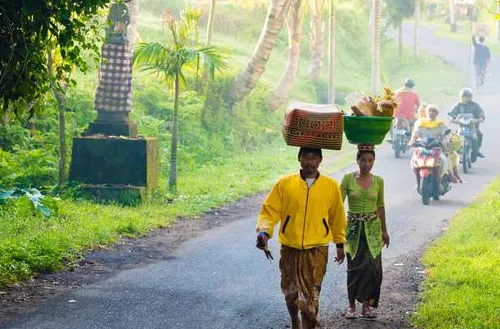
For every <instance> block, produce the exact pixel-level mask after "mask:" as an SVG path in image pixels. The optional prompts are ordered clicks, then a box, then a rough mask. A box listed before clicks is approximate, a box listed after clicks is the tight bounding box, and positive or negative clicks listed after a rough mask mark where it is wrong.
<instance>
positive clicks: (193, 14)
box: [134, 6, 228, 193]
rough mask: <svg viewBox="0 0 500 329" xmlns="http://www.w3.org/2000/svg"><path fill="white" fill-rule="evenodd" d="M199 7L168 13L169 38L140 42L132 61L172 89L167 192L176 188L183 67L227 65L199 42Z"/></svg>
mask: <svg viewBox="0 0 500 329" xmlns="http://www.w3.org/2000/svg"><path fill="white" fill-rule="evenodd" d="M200 17H201V11H200V10H196V9H193V8H191V7H189V6H186V8H185V9H184V11H183V12H182V13H181V19H180V20H174V18H173V17H172V15H170V16H169V17H168V18H167V20H166V23H167V25H168V31H169V38H168V40H167V41H166V43H165V44H160V43H156V42H151V43H141V44H139V46H138V47H137V49H136V51H135V53H134V64H136V65H139V66H142V67H143V68H144V70H145V71H150V72H151V73H157V74H159V75H160V76H161V77H163V78H165V80H166V82H167V84H168V86H169V88H173V92H174V114H173V119H172V141H171V151H170V152H171V153H170V172H169V179H168V186H169V189H170V191H171V192H174V193H175V192H176V191H177V144H178V140H179V93H180V89H181V88H182V87H183V86H185V84H186V79H185V75H184V72H185V71H186V69H188V68H191V69H196V70H198V68H199V67H200V64H202V65H204V66H205V68H206V69H207V70H208V73H209V75H210V77H212V78H213V77H214V74H215V70H216V69H217V70H222V69H225V68H226V67H227V65H228V62H227V56H226V54H225V53H224V52H223V51H222V50H221V49H219V48H217V47H215V46H208V47H202V46H200V45H199V38H198V22H199V20H200Z"/></svg>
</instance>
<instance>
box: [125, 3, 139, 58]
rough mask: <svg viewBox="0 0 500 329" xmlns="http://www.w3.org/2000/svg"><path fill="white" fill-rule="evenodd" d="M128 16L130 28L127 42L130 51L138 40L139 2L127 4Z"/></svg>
mask: <svg viewBox="0 0 500 329" xmlns="http://www.w3.org/2000/svg"><path fill="white" fill-rule="evenodd" d="M127 7H128V11H129V15H130V26H129V34H128V41H129V44H130V46H131V48H132V49H134V47H135V44H136V43H137V40H138V39H139V13H140V9H139V8H140V7H139V0H130V1H129V2H128V3H127Z"/></svg>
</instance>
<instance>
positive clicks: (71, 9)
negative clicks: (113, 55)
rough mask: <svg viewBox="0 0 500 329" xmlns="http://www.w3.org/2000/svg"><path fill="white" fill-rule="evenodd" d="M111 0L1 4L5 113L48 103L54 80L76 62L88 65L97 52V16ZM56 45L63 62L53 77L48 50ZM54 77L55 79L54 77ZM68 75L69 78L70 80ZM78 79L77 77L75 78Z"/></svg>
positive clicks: (1, 91) (0, 93) (1, 93)
mask: <svg viewBox="0 0 500 329" xmlns="http://www.w3.org/2000/svg"><path fill="white" fill-rule="evenodd" d="M108 2H109V0H82V1H72V0H53V1H35V0H28V1H4V2H3V3H2V6H1V7H0V72H1V77H0V80H1V84H0V97H1V98H0V108H1V109H2V112H3V114H5V113H7V112H14V113H15V114H16V115H18V116H19V115H21V113H22V112H23V111H24V110H25V109H29V110H30V113H31V115H32V114H34V113H35V111H36V110H40V109H41V108H43V107H42V106H43V102H44V97H45V94H46V93H47V92H48V90H49V86H50V85H51V84H52V83H53V82H54V81H60V80H62V79H63V78H65V79H66V78H68V74H69V73H70V72H71V71H72V69H73V66H76V67H78V68H80V69H81V70H84V71H85V70H86V69H87V65H88V64H87V61H86V55H88V54H91V55H93V56H94V57H95V58H97V57H98V51H99V48H98V46H97V43H98V42H99V38H98V35H99V33H98V31H97V28H98V26H99V25H98V22H97V21H96V20H95V19H94V18H95V15H96V14H97V13H98V11H99V10H100V9H101V8H104V6H105V5H106V4H107V3H108ZM54 45H55V46H56V47H57V48H58V49H59V53H60V55H61V62H60V64H59V65H58V66H57V67H56V72H55V75H54V76H52V75H51V74H50V72H49V71H48V70H47V58H46V55H47V51H48V49H49V48H50V47H53V46H54ZM54 79H55V80H54ZM68 80H69V79H68ZM70 82H71V83H74V82H75V81H74V80H70Z"/></svg>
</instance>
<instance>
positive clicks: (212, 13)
mask: <svg viewBox="0 0 500 329" xmlns="http://www.w3.org/2000/svg"><path fill="white" fill-rule="evenodd" d="M215 2H216V0H210V12H209V14H208V24H207V42H206V45H207V46H209V45H210V43H211V42H212V34H213V33H214V18H215Z"/></svg>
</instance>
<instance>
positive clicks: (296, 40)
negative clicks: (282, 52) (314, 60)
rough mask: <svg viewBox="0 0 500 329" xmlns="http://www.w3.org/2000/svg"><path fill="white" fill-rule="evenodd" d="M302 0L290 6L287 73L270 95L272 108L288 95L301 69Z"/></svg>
mask: <svg viewBox="0 0 500 329" xmlns="http://www.w3.org/2000/svg"><path fill="white" fill-rule="evenodd" d="M302 3H303V2H302V0H293V4H292V5H291V6H290V9H289V12H288V15H287V16H288V17H287V18H286V25H287V27H288V61H287V63H286V68H285V73H284V74H283V76H282V77H281V80H280V82H279V83H278V85H277V86H276V87H275V88H274V90H273V91H272V92H271V94H270V95H269V101H268V105H269V107H270V108H271V109H272V110H275V109H277V108H278V107H279V106H280V105H281V104H283V102H284V101H285V100H286V98H287V97H288V93H289V92H290V90H291V89H292V86H293V81H294V80H295V77H296V76H297V71H298V70H299V59H300V45H301V42H302V25H303V18H304V15H303V6H302Z"/></svg>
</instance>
